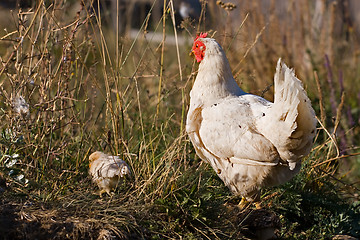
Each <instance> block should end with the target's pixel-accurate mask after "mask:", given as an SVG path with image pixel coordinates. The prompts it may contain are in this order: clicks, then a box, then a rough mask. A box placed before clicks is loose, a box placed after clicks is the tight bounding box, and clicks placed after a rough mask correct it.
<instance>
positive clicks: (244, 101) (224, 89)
mask: <svg viewBox="0 0 360 240" xmlns="http://www.w3.org/2000/svg"><path fill="white" fill-rule="evenodd" d="M192 52H193V53H194V54H195V57H196V59H197V60H198V62H200V65H199V71H198V74H197V77H196V79H195V83H194V85H193V88H192V90H191V92H190V107H189V111H188V115H187V123H186V131H187V133H188V135H189V137H190V140H191V142H192V143H193V145H194V148H195V150H196V153H197V155H198V156H199V157H200V158H201V159H202V160H204V161H206V162H208V163H210V164H211V166H212V167H213V169H214V170H215V171H216V172H217V174H218V176H219V177H220V178H221V179H222V180H223V182H224V183H225V184H226V186H228V187H229V188H230V190H231V191H232V192H233V193H234V194H236V195H241V196H243V197H244V198H245V199H246V200H248V201H251V200H258V198H259V194H258V193H259V188H261V187H267V186H273V185H277V184H282V183H284V182H286V181H289V180H290V179H291V178H292V177H293V176H294V175H295V174H297V173H298V172H299V170H300V167H301V159H302V158H303V157H304V156H306V155H307V154H309V152H310V150H311V147H312V145H313V138H314V136H315V131H316V118H315V113H314V110H313V108H312V107H311V103H310V100H309V98H308V97H307V95H306V92H305V91H304V89H303V86H302V83H301V81H300V80H299V79H297V78H296V77H295V74H294V72H293V71H292V70H291V69H289V68H288V67H287V66H286V65H285V64H283V63H282V62H281V60H280V59H279V61H278V63H277V67H276V74H275V77H274V82H275V90H274V91H275V99H274V103H272V102H269V101H267V100H265V99H264V98H261V97H259V96H256V95H252V94H249V93H246V92H244V91H243V90H241V89H240V87H239V86H238V85H237V83H236V82H235V79H234V78H233V76H232V73H231V70H230V66H229V63H228V60H227V58H226V56H225V53H224V51H223V50H222V48H221V46H220V45H219V44H218V43H217V42H216V41H215V40H214V39H212V38H206V34H202V35H200V37H198V38H197V39H195V42H194V46H193V48H192Z"/></svg>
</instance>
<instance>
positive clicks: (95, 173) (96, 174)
mask: <svg viewBox="0 0 360 240" xmlns="http://www.w3.org/2000/svg"><path fill="white" fill-rule="evenodd" d="M89 162H90V163H89V173H90V175H91V176H92V178H93V181H94V182H96V183H97V185H98V186H99V188H100V196H101V195H102V193H104V192H106V193H107V194H109V195H110V192H111V191H112V190H113V189H115V188H116V186H117V185H118V183H119V180H120V179H121V178H123V177H125V176H126V175H130V167H129V166H128V165H127V163H126V162H125V161H123V160H121V159H120V158H119V157H118V156H111V155H107V154H105V153H102V152H94V153H92V154H91V155H90V156H89Z"/></svg>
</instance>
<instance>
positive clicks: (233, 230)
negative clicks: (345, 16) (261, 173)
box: [0, 1, 360, 239]
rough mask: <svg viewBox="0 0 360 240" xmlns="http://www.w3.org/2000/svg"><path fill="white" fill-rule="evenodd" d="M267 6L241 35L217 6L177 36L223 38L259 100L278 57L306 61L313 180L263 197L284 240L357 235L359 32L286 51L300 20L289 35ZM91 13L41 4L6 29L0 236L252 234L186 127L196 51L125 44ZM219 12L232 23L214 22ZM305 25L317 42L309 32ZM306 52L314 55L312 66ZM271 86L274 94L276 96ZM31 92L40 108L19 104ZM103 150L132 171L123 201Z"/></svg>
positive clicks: (308, 167) (309, 176) (1, 74)
mask: <svg viewBox="0 0 360 240" xmlns="http://www.w3.org/2000/svg"><path fill="white" fill-rule="evenodd" d="M203 4H205V3H203ZM168 7H170V6H168ZM59 9H60V10H59ZM74 9H75V10H76V11H75V10H74ZM69 10H72V11H69ZM327 10H328V11H330V10H329V9H327ZM256 11H260V10H259V9H255V10H254V9H253V10H252V11H250V10H249V16H248V17H246V20H245V21H244V24H243V25H241V28H236V31H233V30H231V29H229V27H225V28H224V27H223V24H224V22H226V21H228V20H229V19H230V17H231V16H232V14H233V13H232V12H231V11H230V12H226V11H225V10H224V9H222V8H220V7H219V6H216V5H214V6H212V5H209V6H208V10H207V11H206V12H203V15H202V16H203V17H204V18H201V19H200V21H199V22H187V23H186V24H185V23H184V24H183V26H185V27H186V29H184V30H183V31H181V32H180V31H179V30H176V33H177V35H178V36H180V37H185V38H190V37H193V36H195V30H194V29H197V30H207V31H209V32H211V33H214V32H215V31H217V32H216V34H215V38H217V39H218V40H219V42H221V44H222V45H223V47H224V49H227V48H228V47H230V50H229V51H228V57H229V61H230V62H231V64H232V69H233V72H234V74H236V76H237V78H236V79H237V80H238V82H239V84H241V87H242V88H244V90H246V91H250V92H252V93H255V94H261V93H262V92H263V90H264V89H266V88H267V87H268V86H269V85H270V84H271V83H272V76H273V73H274V71H275V63H276V60H277V58H278V57H279V56H281V57H283V58H284V60H285V61H286V62H287V63H288V65H290V66H294V67H295V69H296V72H297V74H298V76H299V78H300V79H302V80H303V81H304V83H305V86H306V87H307V92H308V93H309V97H310V99H312V103H313V106H314V109H315V110H316V112H317V115H318V117H319V121H320V122H321V124H319V125H318V127H319V131H318V135H317V137H316V144H315V146H314V148H313V150H312V152H311V154H310V156H309V157H308V158H306V159H305V160H304V166H303V168H302V171H301V173H300V174H299V175H298V176H296V177H295V178H294V179H293V180H292V181H291V182H289V183H286V184H284V185H282V186H279V187H274V188H270V189H264V190H263V192H262V195H263V196H262V199H263V201H262V206H263V207H264V208H265V209H266V210H267V211H269V212H271V213H273V214H274V215H275V216H276V218H278V219H279V221H280V225H281V227H278V230H277V235H278V236H279V237H281V238H283V239H329V238H332V236H334V235H336V234H347V235H351V236H354V237H359V236H360V219H359V215H360V209H359V203H360V202H359V195H358V190H359V182H358V177H359V176H360V175H359V166H360V164H359V159H360V158H359V157H358V156H357V154H358V153H359V151H358V149H359V145H358V142H359V134H358V133H359V123H358V122H357V121H356V119H358V118H359V114H360V111H359V108H358V106H357V103H358V99H357V93H358V92H359V89H358V88H359V87H358V86H357V85H356V86H355V84H353V83H354V82H356V81H358V79H357V78H358V74H357V63H358V60H357V57H356V53H355V51H353V48H357V42H356V38H355V37H354V35H351V36H350V40H349V41H348V42H342V44H341V45H340V44H339V45H336V44H333V46H332V47H331V48H330V50H331V51H330V50H328V51H329V52H323V51H322V49H326V46H321V45H320V46H314V45H316V44H320V43H317V42H316V41H310V40H306V43H304V42H305V41H303V40H304V39H293V41H299V42H298V44H296V43H297V42H295V43H294V46H295V47H294V46H286V45H283V44H281V42H282V40H283V39H282V38H281V36H282V34H284V35H286V36H291V34H295V33H294V32H295V30H296V28H295V27H294V26H295V23H292V25H291V26H293V28H291V27H289V28H288V29H286V31H287V32H285V33H282V32H281V31H280V30H279V29H277V28H276V25H277V21H275V20H274V21H273V22H270V23H269V24H266V21H265V20H264V19H261V14H257V12H256ZM77 12H78V13H77ZM92 12H93V11H92V10H91V7H90V6H89V5H86V6H85V7H81V5H80V2H76V1H73V2H72V3H69V2H68V1H56V3H54V4H52V3H47V2H46V3H45V4H44V3H43V1H40V3H38V5H36V6H34V8H33V9H32V10H29V12H27V11H25V10H22V11H20V12H15V11H14V12H13V15H14V18H13V20H12V21H11V24H10V23H9V24H8V26H7V29H6V32H2V33H1V34H2V36H1V37H2V38H1V41H0V53H1V54H0V57H1V62H2V64H1V66H0V69H1V70H0V92H1V94H0V128H1V129H0V130H1V132H0V174H1V175H0V180H2V179H4V181H5V182H6V183H5V184H3V185H0V187H1V189H2V190H4V191H3V192H1V193H0V196H1V199H0V201H1V206H0V210H1V211H0V212H1V215H0V233H2V234H0V235H2V236H3V238H5V239H14V238H19V239H34V238H40V239H41V238H59V239H66V238H68V239H90V238H97V237H98V236H99V235H101V234H103V235H106V234H108V235H113V236H114V238H118V239H127V238H128V239H129V238H131V239H167V238H169V239H180V238H183V239H238V238H252V237H254V235H253V232H252V230H251V228H250V227H249V226H248V225H247V222H246V219H247V218H249V216H250V215H251V214H253V213H256V210H254V209H252V208H250V209H247V210H246V211H240V210H239V209H238V208H237V207H236V204H237V203H238V202H239V200H240V199H239V197H236V196H232V195H231V193H230V192H229V190H228V189H227V188H226V187H225V186H224V184H223V183H222V182H221V180H220V179H219V178H218V177H217V176H216V174H215V173H214V172H213V170H212V169H211V167H210V166H208V165H207V164H205V163H203V162H201V161H200V159H199V158H198V157H197V156H196V154H195V152H194V149H193V148H192V145H191V143H190V142H189V139H188V138H187V136H186V134H185V131H184V124H185V116H186V112H187V107H188V94H189V91H190V89H191V86H192V83H193V81H194V78H195V76H196V70H197V64H196V63H195V62H194V60H192V59H191V58H189V57H188V52H189V49H190V47H191V46H190V44H189V45H186V44H185V45H181V46H178V50H177V47H176V46H173V45H168V44H164V42H161V43H155V42H152V41H150V40H149V39H145V38H143V32H144V29H140V30H139V36H138V38H136V39H129V38H127V37H123V36H120V37H116V33H115V32H114V31H113V30H112V29H110V28H108V27H107V26H106V25H105V24H104V25H103V24H102V23H101V22H100V19H101V16H99V15H97V14H94V15H92ZM2 13H3V14H10V13H9V12H8V10H2ZM66 13H68V14H66ZM172 13H173V11H172V10H171V8H169V11H166V13H165V17H166V18H163V19H160V21H159V22H158V25H156V26H154V27H153V28H154V29H151V30H154V31H156V32H157V33H160V34H163V36H169V35H173V34H174V32H175V30H174V27H173V25H172ZM213 13H217V15H216V16H218V17H219V18H220V20H221V21H218V22H212V21H211V14H213ZM306 14H309V13H306V12H304V15H303V16H304V18H305V17H306V16H307V15H306ZM99 17H100V18H99ZM331 17H333V16H330V17H329V18H331ZM244 19H245V16H244V17H243V18H242V19H240V20H241V21H243V20H244ZM272 19H277V18H276V16H275V15H274V16H273V18H272ZM241 21H240V22H241ZM211 22H212V24H211V25H207V24H208V23H211ZM205 23H206V24H205ZM325 24H331V21H330V20H329V19H328V20H327V22H325ZM144 26H145V24H144V25H143V27H144ZM239 26H240V24H239ZM264 26H266V27H265V29H264V31H262V30H261V29H263V27H264ZM305 31H306V33H308V34H310V33H309V32H310V29H306V28H305ZM189 33H191V34H192V35H193V36H191V35H190V34H189ZM308 34H305V35H304V38H305V37H306V38H307V37H308ZM322 34H324V36H327V37H328V38H329V39H332V42H336V41H335V40H339V39H340V40H344V39H343V38H344V36H343V35H341V34H340V35H338V36H335V35H334V34H332V33H326V32H325V33H322ZM326 34H327V35H326ZM324 36H323V37H324ZM301 50H303V52H307V53H308V55H307V57H308V58H309V60H308V61H306V63H307V65H306V64H305V65H304V64H303V63H304V60H303V59H302V58H300V55H301V54H303V52H301ZM330 52H331V54H330ZM325 53H327V54H329V59H330V60H329V63H328V64H327V65H324V63H326V61H325V60H324V54H325ZM245 55H246V57H245ZM337 57H339V58H337ZM340 57H341V58H340ZM300 59H302V60H300ZM351 59H355V60H356V61H354V62H353V61H351ZM343 60H344V61H343ZM314 71H315V72H316V74H315V73H314ZM330 72H332V73H333V75H332V77H329V73H330ZM340 72H341V73H342V78H341V74H340ZM316 76H318V78H316ZM160 79H161V81H160ZM316 79H318V83H319V85H317V84H316ZM341 79H343V80H341ZM341 84H342V85H343V86H341ZM269 89H270V91H264V93H265V97H266V98H268V99H271V98H272V95H271V94H272V87H270V88H269ZM343 93H345V98H344V99H343V100H342V101H341V95H342V94H343ZM20 96H22V97H23V98H24V99H25V101H26V102H27V104H28V106H29V109H28V113H27V112H26V110H24V111H25V112H23V113H22V114H19V113H17V111H16V108H14V103H13V102H14V100H15V99H16V98H17V97H20ZM97 150H99V151H104V152H106V153H111V154H114V155H119V156H120V157H121V158H122V159H124V160H125V161H126V162H127V163H129V165H130V167H131V170H132V177H131V178H130V179H127V180H126V181H125V182H123V183H121V185H120V186H119V187H118V189H117V190H116V192H115V195H114V196H113V197H111V198H110V197H108V196H106V197H104V198H102V199H100V198H99V197H98V196H97V195H96V194H95V192H96V190H97V187H96V186H95V185H94V184H93V183H92V182H91V179H90V177H89V176H88V172H87V171H88V156H89V154H90V153H92V152H93V151H97ZM0 184H2V183H1V181H0ZM2 190H1V191H2ZM10 226H11V227H10ZM249 228H250V230H249Z"/></svg>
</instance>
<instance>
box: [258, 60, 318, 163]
mask: <svg viewBox="0 0 360 240" xmlns="http://www.w3.org/2000/svg"><path fill="white" fill-rule="evenodd" d="M274 84H275V87H274V88H275V91H274V92H275V93H274V104H273V105H272V108H271V110H270V112H269V114H268V119H266V120H264V122H263V125H264V126H263V130H264V135H265V136H266V137H267V138H268V139H269V140H270V141H271V142H272V143H273V144H274V145H275V147H276V148H277V150H278V152H279V154H280V156H281V158H282V159H283V160H287V161H288V162H289V166H290V168H295V165H296V162H297V161H298V160H299V159H300V158H301V157H303V156H305V155H307V154H308V153H309V152H310V149H311V146H312V140H313V138H314V136H315V129H316V119H315V112H314V110H313V108H312V107H311V102H310V99H309V98H308V96H307V94H306V92H305V90H304V88H303V85H302V82H301V81H300V80H299V79H298V78H297V77H296V76H295V74H294V71H293V70H292V69H290V68H288V67H287V66H286V65H285V64H284V63H282V62H281V59H279V61H278V63H277V67H276V73H275V76H274ZM270 118H271V119H270ZM269 122H270V124H269ZM265 123H266V124H265ZM264 128H265V129H264ZM274 129H277V131H274Z"/></svg>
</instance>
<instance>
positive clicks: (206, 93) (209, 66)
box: [191, 50, 244, 104]
mask: <svg viewBox="0 0 360 240" xmlns="http://www.w3.org/2000/svg"><path fill="white" fill-rule="evenodd" d="M191 92H192V93H191V95H192V96H191V97H192V98H193V97H194V98H197V99H198V101H201V102H203V104H206V103H209V104H213V103H214V102H216V101H218V100H219V99H222V98H225V97H227V96H230V95H236V96H239V95H242V94H244V92H243V91H242V90H241V89H240V87H239V86H238V85H237V83H236V81H235V79H234V77H233V76H232V72H231V69H230V65H229V62H228V60H227V58H226V56H225V54H224V52H223V51H222V50H220V51H219V52H216V53H210V54H208V55H206V56H205V58H204V59H203V60H202V62H201V63H200V65H199V71H198V75H197V76H196V79H195V83H194V86H193V88H192V91H191Z"/></svg>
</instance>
